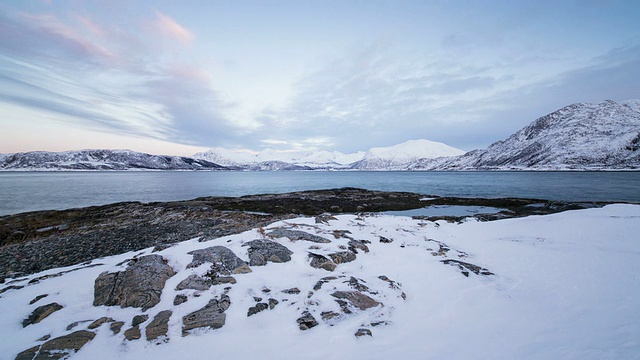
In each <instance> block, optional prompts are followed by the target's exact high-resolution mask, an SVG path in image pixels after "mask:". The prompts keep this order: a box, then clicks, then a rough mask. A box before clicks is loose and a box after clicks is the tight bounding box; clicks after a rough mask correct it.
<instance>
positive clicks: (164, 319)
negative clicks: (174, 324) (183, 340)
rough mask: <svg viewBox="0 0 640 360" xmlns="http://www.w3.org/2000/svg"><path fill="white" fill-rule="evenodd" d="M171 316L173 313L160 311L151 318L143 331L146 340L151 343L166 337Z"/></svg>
mask: <svg viewBox="0 0 640 360" xmlns="http://www.w3.org/2000/svg"><path fill="white" fill-rule="evenodd" d="M172 314H173V312H172V311H171V310H164V311H160V312H159V313H158V314H157V315H156V316H155V317H154V318H153V320H152V321H151V322H150V323H149V325H147V329H146V330H145V334H146V335H147V340H149V341H151V340H155V339H157V338H159V337H161V336H167V332H168V331H169V318H171V315H172Z"/></svg>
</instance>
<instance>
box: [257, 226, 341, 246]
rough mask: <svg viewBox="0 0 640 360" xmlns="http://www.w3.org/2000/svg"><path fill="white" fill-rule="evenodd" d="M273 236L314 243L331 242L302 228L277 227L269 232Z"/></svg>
mask: <svg viewBox="0 0 640 360" xmlns="http://www.w3.org/2000/svg"><path fill="white" fill-rule="evenodd" d="M267 236H269V237H271V238H287V239H289V240H291V241H298V240H304V241H311V242H314V243H330V242H331V240H329V239H325V238H323V237H321V236H318V235H313V234H309V233H307V232H304V231H300V230H288V229H275V230H273V231H271V232H270V233H268V234H267Z"/></svg>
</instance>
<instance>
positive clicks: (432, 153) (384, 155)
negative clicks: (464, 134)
mask: <svg viewBox="0 0 640 360" xmlns="http://www.w3.org/2000/svg"><path fill="white" fill-rule="evenodd" d="M463 153H464V151H462V150H460V149H456V148H454V147H451V146H449V145H446V144H443V143H440V142H435V141H430V140H409V141H406V142H403V143H402V144H398V145H394V146H389V147H379V148H372V149H371V150H369V151H367V153H366V154H365V155H364V158H363V159H362V160H361V161H359V162H358V163H356V164H354V168H356V169H359V170H406V168H407V167H408V166H410V165H411V164H412V163H414V162H416V161H419V160H421V159H436V158H441V157H449V156H457V155H462V154H463Z"/></svg>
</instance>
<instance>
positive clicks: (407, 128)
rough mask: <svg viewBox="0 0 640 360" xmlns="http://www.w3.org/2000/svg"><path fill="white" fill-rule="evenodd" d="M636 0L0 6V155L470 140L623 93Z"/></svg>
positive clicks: (629, 77) (638, 86)
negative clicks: (106, 150) (102, 149)
mask: <svg viewBox="0 0 640 360" xmlns="http://www.w3.org/2000/svg"><path fill="white" fill-rule="evenodd" d="M638 19H640V2H638V1H630V0H625V1H616V0H586V1H572V0H563V1H557V0H553V1H546V0H539V1H514V0H510V1H494V0H487V1H461V0H450V1H427V0H422V1H402V0H387V1H364V0H359V1H348V0H340V1H332V0H322V1H305V0H299V1H278V0H273V1H242V0H239V1H231V0H229V1H226V0H219V1H206V0H202V1H191V0H185V1H162V0H160V1H146V0H136V1H117V0H109V1H107V0H93V1H82V0H66V1H54V0H24V1H22V0H20V1H18V0H5V1H2V2H0V153H13V152H23V151H34V150H43V151H64V150H79V149H94V148H107V149H131V150H135V151H142V152H148V153H153V154H170V155H192V154H193V153H195V152H197V151H203V150H206V149H208V148H211V147H224V148H228V149H234V150H252V151H259V150H262V149H265V148H271V149H274V150H296V151H300V150H305V151H307V150H308V151H314V150H330V151H332V150H337V151H341V152H345V153H349V152H356V151H361V150H367V149H369V148H371V147H377V146H391V145H395V144H398V143H401V142H404V141H407V140H412V139H428V140H432V141H439V142H443V143H446V144H448V145H451V146H454V147H457V148H460V149H462V150H472V149H476V148H484V147H486V146H488V145H490V144H491V143H493V142H495V141H498V140H501V139H503V138H505V137H507V136H509V135H510V134H512V133H514V132H516V131H517V130H519V129H520V128H522V127H524V126H526V125H528V124H529V123H530V122H532V121H533V120H535V119H536V118H538V117H540V116H543V115H545V114H547V113H550V112H552V111H554V110H557V109H558V108H561V107H563V106H565V105H569V104H572V103H576V102H599V101H603V100H607V99H610V100H615V101H623V100H628V99H637V98H640V21H638Z"/></svg>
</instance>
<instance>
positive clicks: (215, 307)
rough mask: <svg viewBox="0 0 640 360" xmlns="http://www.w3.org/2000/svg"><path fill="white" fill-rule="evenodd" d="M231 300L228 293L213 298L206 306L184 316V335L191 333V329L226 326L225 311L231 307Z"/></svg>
mask: <svg viewBox="0 0 640 360" xmlns="http://www.w3.org/2000/svg"><path fill="white" fill-rule="evenodd" d="M230 304H231V300H230V299H229V297H228V296H227V295H222V296H220V299H219V300H218V299H212V300H211V301H209V303H208V304H207V305H205V307H203V308H202V309H200V310H196V311H194V312H192V313H191V314H189V315H186V316H184V317H183V318H182V336H186V335H188V334H189V330H192V329H197V328H204V327H208V328H211V329H219V328H221V327H223V326H224V323H225V320H226V318H227V315H226V314H225V313H224V312H225V310H227V309H228V308H229V305H230Z"/></svg>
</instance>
